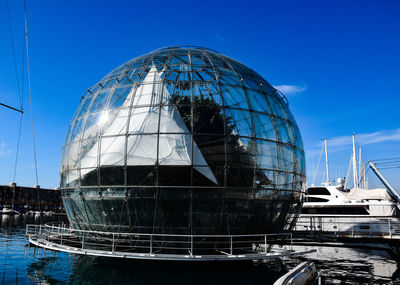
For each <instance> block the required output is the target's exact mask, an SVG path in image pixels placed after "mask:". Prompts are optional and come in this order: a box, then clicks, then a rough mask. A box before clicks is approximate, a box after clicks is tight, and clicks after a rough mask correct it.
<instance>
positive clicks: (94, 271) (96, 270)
mask: <svg viewBox="0 0 400 285" xmlns="http://www.w3.org/2000/svg"><path fill="white" fill-rule="evenodd" d="M63 219H64V220H65V218H59V217H43V216H38V215H36V216H28V215H16V216H6V215H3V216H1V225H0V280H1V281H0V283H1V284H146V285H147V284H273V283H274V282H275V281H276V280H277V279H278V278H279V277H280V276H281V275H283V274H285V273H286V272H287V271H288V270H290V269H292V268H293V267H295V266H296V265H298V264H299V263H300V262H302V261H305V260H311V261H314V262H315V264H316V266H317V269H318V271H319V273H320V275H321V276H322V284H400V276H399V267H398V264H397V263H396V262H395V261H393V260H392V258H391V257H390V255H389V254H388V253H387V252H386V251H384V250H369V249H351V248H344V247H314V249H316V250H317V251H316V252H315V253H313V254H309V255H307V256H304V257H298V258H291V259H289V258H285V259H277V260H270V261H268V262H245V263H243V262H240V263H235V262H230V263H195V264H193V263H184V262H180V263H178V262H174V263H165V262H155V261H152V262H150V261H135V260H121V259H115V258H100V257H89V256H74V255H68V254H67V253H61V252H57V253H56V252H54V251H50V250H46V251H45V250H43V249H39V248H35V247H32V246H29V244H28V241H27V239H26V237H25V224H26V223H45V222H52V221H63ZM299 249H300V248H299ZM302 249H304V248H302Z"/></svg>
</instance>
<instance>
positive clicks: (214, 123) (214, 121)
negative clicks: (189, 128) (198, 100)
mask: <svg viewBox="0 0 400 285" xmlns="http://www.w3.org/2000/svg"><path fill="white" fill-rule="evenodd" d="M206 105H207V104H206ZM208 105H209V106H200V105H196V106H194V109H193V113H194V115H193V132H194V133H195V134H201V133H203V134H224V132H225V124H224V114H223V111H222V109H221V108H220V107H219V106H215V105H212V104H208ZM185 117H187V116H185ZM187 121H188V123H190V116H189V118H188V120H187Z"/></svg>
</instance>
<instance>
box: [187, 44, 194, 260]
mask: <svg viewBox="0 0 400 285" xmlns="http://www.w3.org/2000/svg"><path fill="white" fill-rule="evenodd" d="M188 57H189V70H190V72H189V80H190V102H191V104H190V128H191V130H190V132H191V135H190V140H191V146H190V147H191V158H190V159H191V162H192V165H191V167H190V186H191V187H190V190H189V191H190V205H189V219H190V221H189V227H190V235H191V239H190V245H191V251H190V252H191V253H190V254H193V172H194V164H195V162H194V143H195V141H194V98H193V73H192V72H193V66H192V55H191V54H190V50H189V49H188Z"/></svg>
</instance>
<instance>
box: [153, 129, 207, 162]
mask: <svg viewBox="0 0 400 285" xmlns="http://www.w3.org/2000/svg"><path fill="white" fill-rule="evenodd" d="M159 140H160V142H159V154H158V163H159V164H160V165H191V164H192V136H191V135H173V134H169V135H160V136H159ZM194 153H195V158H197V159H198V160H199V164H203V165H204V164H206V162H205V160H204V158H203V156H202V155H201V153H200V150H199V149H198V148H194Z"/></svg>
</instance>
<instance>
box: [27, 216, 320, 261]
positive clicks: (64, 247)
mask: <svg viewBox="0 0 400 285" xmlns="http://www.w3.org/2000/svg"><path fill="white" fill-rule="evenodd" d="M26 236H28V237H29V241H30V242H31V243H32V244H33V245H35V246H39V247H43V248H46V249H51V250H55V251H63V252H69V253H74V254H84V255H92V256H103V257H117V258H131V259H153V260H175V261H227V260H236V261H239V260H262V259H272V258H280V257H288V256H298V255H304V254H307V253H310V252H313V250H307V251H294V250H293V248H292V235H291V234H290V233H284V234H265V235H261V234H259V235H162V234H143V233H120V232H101V231H85V230H76V229H71V228H69V227H67V226H65V225H64V224H46V225H35V224H33V225H29V224H28V225H27V226H26ZM277 243H278V244H289V249H286V248H273V245H274V244H277Z"/></svg>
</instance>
